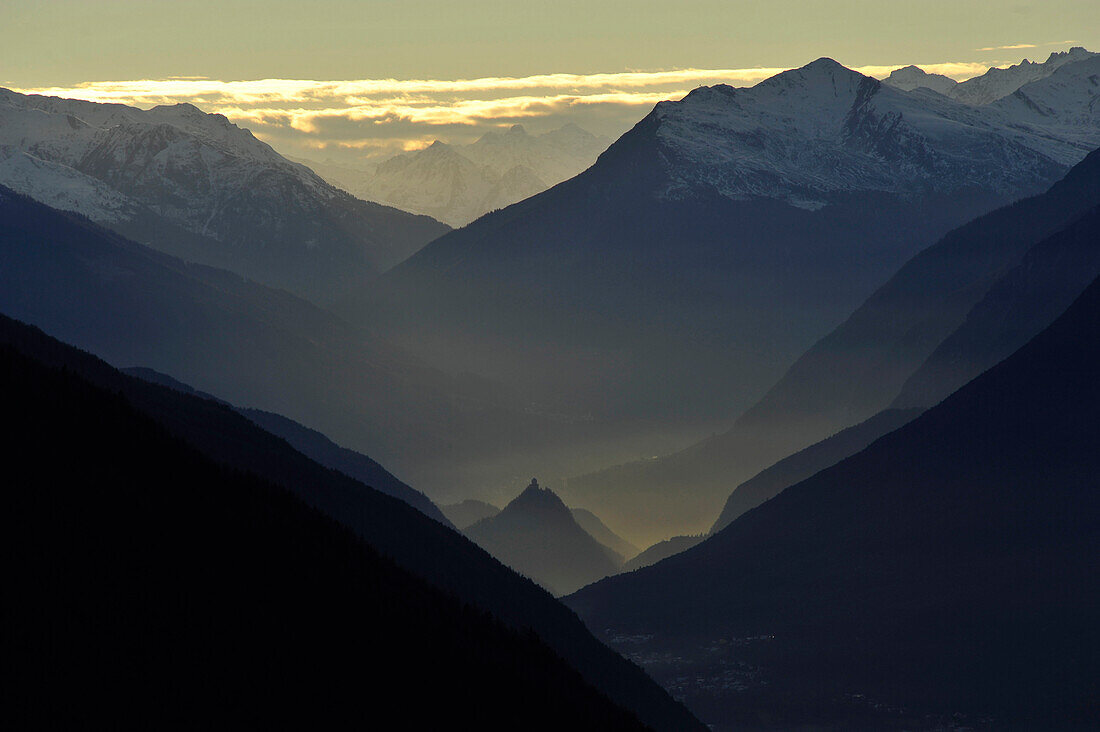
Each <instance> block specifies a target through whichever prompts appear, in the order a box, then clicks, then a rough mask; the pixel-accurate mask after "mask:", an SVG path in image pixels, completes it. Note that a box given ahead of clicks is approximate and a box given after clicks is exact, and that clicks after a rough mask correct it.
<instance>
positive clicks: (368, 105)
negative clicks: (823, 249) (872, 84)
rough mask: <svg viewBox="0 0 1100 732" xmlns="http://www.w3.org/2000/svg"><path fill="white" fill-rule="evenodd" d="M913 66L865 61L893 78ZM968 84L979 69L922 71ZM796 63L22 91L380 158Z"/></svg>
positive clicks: (596, 126)
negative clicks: (185, 113) (174, 113)
mask: <svg viewBox="0 0 1100 732" xmlns="http://www.w3.org/2000/svg"><path fill="white" fill-rule="evenodd" d="M904 65H906V64H892V65H879V66H862V67H858V68H856V71H859V72H861V73H864V74H867V75H870V76H876V77H883V76H886V75H887V74H889V73H890V72H891V71H893V70H894V69H896V68H899V67H900V66H904ZM920 66H921V68H923V69H924V70H925V71H928V72H931V73H938V74H945V75H947V76H950V77H952V78H956V79H963V78H968V77H970V76H974V75H976V74H980V73H983V72H984V71H985V70H986V69H987V68H988V65H985V64H978V63H935V64H920ZM785 70H786V69H785V68H744V69H674V70H662V71H623V72H617V73H598V74H538V75H532V76H524V77H507V76H501V77H484V78H477V79H449V80H448V79H351V80H333V81H319V80H310V79H256V80H241V81H227V80H220V79H209V78H204V77H185V76H179V77H170V78H164V79H137V80H124V81H92V82H86V83H82V84H78V85H76V86H72V87H43V88H35V89H17V90H16V91H19V92H23V93H27V94H45V95H50V96H60V97H69V98H75V99H84V100H87V101H92V102H114V103H121V104H129V105H133V106H138V107H145V108H147V107H151V106H155V105H158V104H175V103H178V102H190V103H192V104H195V105H197V106H199V107H201V108H203V109H204V110H206V111H209V112H217V113H220V114H224V115H225V116H226V117H228V118H229V119H231V120H233V121H234V122H236V123H238V124H241V125H243V126H247V127H249V128H250V129H252V130H253V132H255V133H256V135H257V136H258V137H260V138H262V139H265V140H267V141H268V142H270V143H272V144H273V145H275V146H276V147H277V148H279V149H280V150H283V151H284V152H287V153H290V154H301V155H308V154H315V153H316V152H318V151H320V152H325V153H326V154H327V153H336V154H344V155H345V156H347V155H353V156H354V157H376V156H380V155H387V154H393V153H395V152H401V151H403V150H409V149H417V148H419V147H423V146H424V145H425V144H428V143H429V142H430V141H431V140H432V139H434V138H435V137H436V136H437V135H438V136H441V137H444V138H445V139H447V140H449V141H451V142H465V141H469V140H471V139H473V138H476V137H477V136H480V135H481V134H484V132H486V131H488V130H490V129H493V128H495V127H501V126H505V125H509V124H514V123H516V122H520V121H522V122H524V123H525V124H530V125H531V126H532V127H534V128H542V129H551V128H553V127H558V126H560V125H562V124H564V123H565V122H569V121H575V122H577V123H578V124H580V125H581V126H582V127H586V128H588V129H590V130H591V131H593V132H596V133H599V134H606V135H609V136H617V135H618V134H620V133H622V132H623V131H625V130H626V129H627V128H628V127H630V125H632V124H633V123H634V122H636V121H637V120H639V119H640V118H641V117H642V116H644V114H645V112H646V111H647V110H648V108H649V107H651V106H652V105H654V104H656V103H657V102H660V101H663V100H666V99H679V98H680V97H682V96H684V95H685V94H686V93H687V92H688V91H690V90H691V89H693V88H695V87H697V86H702V85H710V84H731V85H733V86H749V85H752V84H756V83H758V82H760V81H762V80H764V79H766V78H768V77H771V76H774V75H775V74H778V73H780V72H782V71H785Z"/></svg>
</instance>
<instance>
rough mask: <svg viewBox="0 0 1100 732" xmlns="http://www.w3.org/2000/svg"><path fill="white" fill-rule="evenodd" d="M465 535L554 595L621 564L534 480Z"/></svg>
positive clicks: (618, 556)
mask: <svg viewBox="0 0 1100 732" xmlns="http://www.w3.org/2000/svg"><path fill="white" fill-rule="evenodd" d="M465 533H466V536H468V537H470V538H471V539H473V540H474V541H476V542H477V543H478V545H480V546H481V547H483V548H484V549H485V550H486V551H487V552H489V553H490V554H492V555H493V556H494V557H496V558H497V559H499V560H500V561H502V562H504V563H505V564H507V565H508V566H509V567H511V568H512V569H514V570H516V571H517V572H519V573H520V574H523V575H525V576H527V577H530V578H531V579H533V580H535V581H536V582H538V583H539V584H540V585H542V586H543V587H545V588H546V589H548V590H550V591H551V592H553V593H554V594H556V595H564V594H567V593H569V592H573V591H575V590H577V589H579V588H581V587H584V586H585V585H586V584H588V583H589V582H595V581H596V580H598V579H602V578H604V577H607V576H608V575H612V574H615V573H616V572H618V571H619V566H620V565H621V564H622V562H623V558H622V557H621V556H620V555H618V554H616V553H615V552H613V551H612V550H611V549H609V548H608V547H606V546H604V545H603V544H601V543H599V542H598V541H596V540H595V539H593V538H592V536H591V535H590V534H588V532H586V531H585V530H584V529H582V528H581V527H580V524H578V523H577V521H576V519H574V518H573V514H572V513H571V512H570V510H569V509H568V508H567V507H566V505H565V504H564V503H562V502H561V499H560V498H558V497H557V495H555V494H554V492H553V491H551V490H550V489H549V488H540V487H539V485H538V483H537V482H535V481H531V485H529V486H527V488H525V489H524V491H523V492H522V493H520V494H519V495H518V496H516V497H515V498H514V499H513V500H512V501H511V502H510V503H509V504H508V505H507V506H505V507H504V508H503V509H501V511H500V513H498V514H496V515H495V516H490V517H488V518H485V519H482V520H481V521H478V522H477V523H476V524H474V525H473V526H470V527H468V528H467V529H466V531H465Z"/></svg>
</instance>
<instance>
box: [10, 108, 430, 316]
mask: <svg viewBox="0 0 1100 732" xmlns="http://www.w3.org/2000/svg"><path fill="white" fill-rule="evenodd" d="M0 184H3V185H6V186H8V187H10V188H13V189H15V190H17V191H19V192H22V193H25V194H27V195H30V196H32V197H34V198H36V199H39V200H41V201H42V202H44V203H46V204H48V205H50V206H54V207H56V208H60V209H64V210H68V211H75V212H78V213H81V214H84V215H85V216H88V217H89V218H91V219H92V220H94V221H96V222H98V223H101V224H104V225H105V226H108V227H110V228H112V229H114V230H115V231H118V232H120V233H122V234H124V235H125V236H127V237H129V238H131V239H135V240H137V241H140V242H142V243H144V244H147V245H149V246H152V247H154V248H156V249H158V250H160V251H163V252H167V253H169V254H173V255H176V256H179V257H182V258H184V259H187V260H190V261H194V262H200V263H204V264H209V265H214V266H218V267H222V268H225V269H229V270H232V271H234V272H237V273H238V274H242V275H244V276H246V277H249V278H251V279H254V280H257V281H259V282H263V283H266V284H270V285H274V286H276V287H280V288H284V289H288V290H291V291H293V292H296V293H298V294H301V295H304V296H306V297H309V298H311V299H314V300H317V301H324V302H327V301H329V300H331V299H333V298H334V297H337V296H338V295H339V294H340V293H341V292H344V291H347V290H348V289H351V288H354V287H358V286H361V285H362V284H363V283H364V282H366V281H367V280H369V279H370V278H372V277H373V276H374V275H377V274H378V273H379V272H381V271H383V270H385V269H388V268H389V267H392V266H393V265H395V264H397V263H398V262H400V261H401V260H403V259H405V258H406V257H408V256H409V255H410V254H412V253H413V252H415V251H416V250H418V249H419V248H420V247H422V246H423V245H424V244H426V243H427V242H429V241H430V240H432V239H434V238H436V237H438V236H440V235H441V234H443V233H444V232H446V231H447V229H448V227H447V226H445V225H443V224H441V223H439V222H437V221H434V220H432V219H429V218H427V217H424V216H414V215H410V214H408V213H406V212H404V211H399V210H396V209H393V208H389V207H386V206H381V205H378V204H376V203H368V202H366V201H362V200H359V199H356V198H354V197H353V196H351V195H348V194H347V193H345V192H344V191H341V190H339V189H337V188H335V187H333V186H332V185H330V184H328V183H326V182H325V181H323V180H322V179H321V178H319V177H318V176H317V175H315V174H314V173H313V172H312V171H310V170H309V169H307V168H306V167H304V166H302V165H299V164H297V163H293V162H291V161H289V160H287V159H286V158H284V157H282V156H281V155H279V154H278V153H276V152H275V151H274V150H272V149H271V147H269V146H268V145H267V144H266V143H263V142H261V141H259V140H257V139H256V138H255V137H253V135H252V133H251V132H249V131H248V130H246V129H242V128H240V127H237V126H236V125H234V124H232V123H231V122H229V121H228V120H227V119H226V118H225V117H224V116H222V115H219V114H206V113H203V112H202V111H201V110H199V109H198V108H197V107H194V106H193V105H190V104H177V105H170V106H159V107H154V108H153V109H150V110H141V109H137V108H134V107H128V106H125V105H121V104H96V103H93V102H84V101H79V100H75V99H60V98H57V97H44V96H36V95H24V94H18V93H16V92H12V91H9V90H7V89H0Z"/></svg>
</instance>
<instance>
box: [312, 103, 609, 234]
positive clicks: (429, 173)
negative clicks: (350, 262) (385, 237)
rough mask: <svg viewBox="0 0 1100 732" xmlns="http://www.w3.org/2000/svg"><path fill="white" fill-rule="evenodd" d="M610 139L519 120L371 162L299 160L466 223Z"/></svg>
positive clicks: (364, 193)
mask: <svg viewBox="0 0 1100 732" xmlns="http://www.w3.org/2000/svg"><path fill="white" fill-rule="evenodd" d="M610 144H611V140H609V139H607V138H606V137H598V136H596V135H593V134H591V133H589V132H586V131H585V130H582V129H581V128H580V127H578V126H576V125H574V124H568V125H565V126H564V127H562V128H560V129H557V130H554V131H552V132H547V133H545V134H541V135H531V134H528V132H527V131H526V130H525V129H524V128H523V126H522V125H513V126H512V127H511V128H509V129H508V130H501V131H495V132H489V133H486V134H485V135H483V136H482V137H481V138H480V139H478V140H477V141H476V142H473V143H470V144H469V145H447V144H446V143H443V142H440V141H438V140H436V141H435V142H434V143H432V144H431V145H430V146H428V147H427V148H425V149H423V150H418V151H416V152H410V153H404V154H402V155H397V156H395V157H393V158H390V159H389V160H386V161H384V162H382V163H380V164H379V165H377V166H375V167H373V168H372V169H356V168H349V167H347V166H346V165H345V166H340V165H336V164H326V163H318V162H314V161H309V160H303V161H302V162H303V163H305V164H306V165H308V166H309V167H311V168H312V169H313V170H314V171H315V172H316V173H317V174H318V175H320V176H321V177H323V178H324V179H325V180H327V181H329V182H330V183H332V184H333V185H335V186H337V187H339V188H343V189H344V190H346V191H348V192H349V193H352V194H353V195H355V196H358V197H359V198H362V199H365V200H368V201H379V202H381V203H385V204H389V205H391V206H396V207H397V208H400V209H402V210H405V211H411V212H413V213H419V214H426V215H428V216H431V217H433V218H435V219H438V220H439V221H443V222H445V223H447V224H450V225H451V226H465V225H466V224H468V223H470V222H471V221H473V220H474V219H477V218H479V217H480V216H482V215H484V214H486V213H489V212H490V211H493V210H495V209H498V208H504V207H505V206H509V205H511V204H513V203H516V202H517V201H522V200H523V199H525V198H528V197H530V196H533V195H535V194H536V193H541V192H542V191H545V190H546V189H547V188H549V187H550V186H553V185H556V184H558V183H560V182H562V181H563V180H566V179H568V178H572V177H573V176H575V175H576V174H578V173H580V172H581V171H582V170H584V169H585V168H587V167H588V166H590V165H591V164H592V163H594V162H595V161H596V156H598V155H599V154H600V153H601V152H603V151H604V150H606V149H607V146H608V145H610Z"/></svg>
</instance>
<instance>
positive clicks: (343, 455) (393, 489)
mask: <svg viewBox="0 0 1100 732" xmlns="http://www.w3.org/2000/svg"><path fill="white" fill-rule="evenodd" d="M122 372H123V373H125V374H128V375H130V376H136V377H137V378H139V379H143V380H145V381H149V382H152V383H154V384H160V385H161V386H166V387H168V388H170V389H175V390H176V391H182V392H184V393H186V394H192V395H194V396H198V397H201V398H203V399H214V400H217V401H221V402H223V403H224V404H226V406H229V407H231V408H232V409H233V410H235V411H237V412H239V413H241V414H243V415H244V416H245V417H248V418H249V419H250V420H252V421H253V422H255V423H256V424H257V425H259V426H260V427H262V428H263V429H265V430H267V431H268V432H270V433H271V434H273V435H275V436H276V437H281V438H283V439H284V440H286V441H287V442H288V443H289V444H290V446H291V447H293V448H294V449H295V450H297V451H298V452H300V453H302V454H303V455H305V456H306V457H308V458H309V459H310V460H313V461H315V462H317V463H319V464H321V465H323V466H325V467H326V468H332V469H333V470H339V471H340V472H341V473H343V474H344V475H346V476H348V477H349V478H354V479H355V480H357V481H359V482H360V483H362V484H363V485H367V486H370V487H371V488H374V489H375V490H376V491H379V492H381V493H385V494H386V495H387V496H393V497H394V498H399V499H401V500H402V501H404V502H405V503H407V504H409V505H410V506H412V507H413V508H415V509H416V510H418V511H420V512H421V513H422V514H424V515H425V516H429V517H431V518H433V519H435V520H436V521H438V522H440V523H441V524H443V525H445V526H451V525H452V524H451V522H450V521H448V520H447V517H446V516H444V515H443V512H442V511H440V510H439V508H438V507H437V506H436V505H435V504H434V503H432V501H431V499H430V498H428V497H427V496H426V495H424V494H423V493H421V492H420V491H418V490H416V489H415V488H412V487H410V486H408V485H405V484H404V483H402V482H401V481H400V480H398V479H397V478H396V477H395V476H394V475H393V474H392V473H390V471H388V470H386V469H385V468H383V467H382V466H381V465H379V464H378V463H377V462H375V461H374V460H371V459H370V458H369V457H367V456H366V455H363V454H362V453H358V452H355V451H354V450H349V449H347V448H346V447H340V446H339V445H337V444H336V443H334V442H333V441H332V440H330V439H329V438H327V437H325V436H324V435H322V434H321V433H320V432H318V431H317V430H311V429H310V428H309V427H306V426H305V425H302V424H298V423H297V422H295V421H294V420H292V419H288V418H287V417H284V416H282V415H281V414H275V413H274V412H265V411H263V410H260V409H241V408H240V407H234V406H233V405H232V404H229V403H228V402H224V400H220V399H218V398H217V397H215V396H213V395H211V394H204V393H202V392H199V391H196V390H195V389H192V388H191V387H190V386H188V385H187V384H184V383H183V382H182V381H178V380H177V379H173V378H172V377H171V376H168V375H167V374H162V373H160V372H159V371H154V370H153V369H147V368H144V367H134V368H128V369H122Z"/></svg>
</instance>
